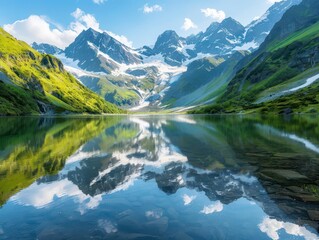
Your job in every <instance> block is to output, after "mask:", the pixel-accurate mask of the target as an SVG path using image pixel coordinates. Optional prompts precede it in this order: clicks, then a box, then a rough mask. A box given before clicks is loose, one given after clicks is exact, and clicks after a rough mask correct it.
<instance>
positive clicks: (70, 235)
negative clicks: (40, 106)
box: [0, 115, 319, 240]
mask: <svg viewBox="0 0 319 240" xmlns="http://www.w3.org/2000/svg"><path fill="white" fill-rule="evenodd" d="M0 206H1V207H0V239H15V240H16V239H182V240H188V239H230V240H234V239H243V240H246V239H256V240H257V239H258V240H262V239H306V240H315V239H319V116H312V115H295V116H273V117H271V116H252V115H251V116H206V115H203V116H193V115H150V116H143V115H129V116H105V117H46V118H44V117H3V118H0Z"/></svg>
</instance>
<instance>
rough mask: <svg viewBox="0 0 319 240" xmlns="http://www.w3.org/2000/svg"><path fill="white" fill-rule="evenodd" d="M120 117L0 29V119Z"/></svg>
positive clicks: (54, 62) (54, 63)
mask: <svg viewBox="0 0 319 240" xmlns="http://www.w3.org/2000/svg"><path fill="white" fill-rule="evenodd" d="M65 111H68V112H73V113H120V112H122V111H121V110H120V109H118V108H117V107H116V106H114V105H113V104H110V103H108V102H106V101H105V100H103V99H102V98H101V97H99V96H98V95H96V94H95V93H93V92H92V91H90V90H89V89H87V88H86V87H85V86H83V85H82V84H81V83H79V82H78V81H77V80H76V79H75V78H74V77H73V76H72V75H71V74H69V73H68V72H67V71H65V70H64V67H63V64H62V63H61V61H60V60H58V59H57V58H55V57H53V56H51V55H47V54H41V53H39V52H37V51H35V50H34V49H32V48H31V47H30V46H29V45H27V44H26V43H24V42H22V41H18V40H16V39H15V38H14V37H12V36H11V35H10V34H8V33H7V32H5V31H4V30H3V29H2V28H0V115H28V114H39V113H42V114H43V113H51V114H53V113H61V112H65Z"/></svg>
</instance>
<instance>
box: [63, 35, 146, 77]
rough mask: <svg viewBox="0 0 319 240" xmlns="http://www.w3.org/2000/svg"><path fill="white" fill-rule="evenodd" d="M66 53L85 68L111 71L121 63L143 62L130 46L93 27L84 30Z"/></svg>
mask: <svg viewBox="0 0 319 240" xmlns="http://www.w3.org/2000/svg"><path fill="white" fill-rule="evenodd" d="M65 55H66V56H67V57H69V58H72V59H74V60H78V61H79V63H78V65H79V66H80V67H81V68H82V69H85V70H89V71H95V72H99V71H102V72H106V73H109V72H111V70H114V69H116V68H117V67H118V65H119V64H127V65H128V64H135V63H141V61H142V59H141V57H140V56H139V54H137V53H136V52H134V51H133V50H132V49H130V48H129V47H127V46H125V45H124V44H122V43H120V42H119V41H117V40H116V39H114V38H113V37H111V36H110V35H108V34H107V33H106V32H103V33H100V32H97V31H95V30H93V29H88V30H86V31H83V32H82V33H81V34H80V35H79V36H78V37H77V38H76V39H75V41H74V42H73V43H72V44H71V45H70V46H68V47H67V48H66V49H65Z"/></svg>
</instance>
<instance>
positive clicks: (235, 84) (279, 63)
mask: <svg viewBox="0 0 319 240" xmlns="http://www.w3.org/2000/svg"><path fill="white" fill-rule="evenodd" d="M318 50H319V1H316V0H304V1H303V2H302V3H301V4H300V5H297V6H294V7H292V8H291V9H290V10H288V11H287V12H286V13H285V15H284V16H283V18H282V19H281V20H280V21H279V22H278V23H277V24H276V25H275V26H274V28H273V30H272V31H271V32H270V34H269V36H268V37H267V38H266V40H265V42H264V43H263V44H262V46H261V47H260V49H259V50H258V51H257V52H255V53H254V54H253V55H252V56H248V57H246V58H245V59H244V60H243V61H242V64H243V62H244V63H245V64H244V65H243V67H242V69H241V70H240V71H238V72H237V73H236V75H235V76H234V78H233V79H232V80H231V81H230V83H229V84H228V86H227V88H226V91H225V92H224V93H223V94H222V95H221V96H220V97H219V98H218V99H217V100H216V102H215V103H214V104H213V105H210V106H207V107H204V108H202V109H199V110H195V111H193V113H236V112H263V113H268V112H269V113H293V112H312V113H313V112H318V111H319V82H318V81H314V83H313V84H311V85H306V84H305V83H306V82H307V80H308V79H309V78H311V77H313V76H316V75H317V74H318V73H319V53H318ZM318 78H319V77H318ZM315 80H316V79H315ZM303 85H304V87H302V86H303ZM298 87H299V89H298Z"/></svg>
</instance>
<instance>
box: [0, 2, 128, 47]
mask: <svg viewBox="0 0 319 240" xmlns="http://www.w3.org/2000/svg"><path fill="white" fill-rule="evenodd" d="M71 16H72V17H73V18H74V20H73V21H72V22H71V23H70V24H69V26H68V27H67V29H63V28H62V27H60V26H58V25H57V24H52V22H51V21H50V20H49V19H48V18H47V17H45V16H38V15H31V16H29V17H28V18H27V19H23V20H18V21H16V22H14V23H12V24H6V25H4V26H3V28H4V30H6V31H7V32H9V33H10V34H12V35H13V36H15V37H16V38H18V39H20V40H23V41H25V42H27V43H29V44H31V43H33V42H37V43H48V44H52V45H55V46H57V47H59V48H62V49H64V48H65V47H67V46H68V45H69V44H71V43H72V42H73V41H74V39H75V38H76V37H77V36H78V35H79V34H80V33H81V32H82V31H83V30H86V29H88V28H93V29H94V30H96V31H99V32H103V30H101V29H100V24H99V22H98V21H97V20H96V18H95V17H94V16H93V15H92V14H89V13H85V12H84V11H82V10H81V9H80V8H77V9H76V10H75V11H74V12H72V13H71ZM106 32H107V33H108V34H109V35H110V36H112V37H113V38H115V39H116V40H118V41H119V42H121V43H123V44H125V45H127V46H129V47H132V42H131V41H129V40H128V39H127V37H125V36H123V35H117V34H115V33H112V32H109V31H106Z"/></svg>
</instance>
